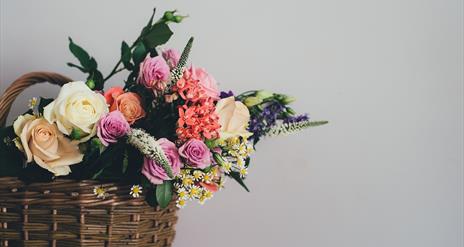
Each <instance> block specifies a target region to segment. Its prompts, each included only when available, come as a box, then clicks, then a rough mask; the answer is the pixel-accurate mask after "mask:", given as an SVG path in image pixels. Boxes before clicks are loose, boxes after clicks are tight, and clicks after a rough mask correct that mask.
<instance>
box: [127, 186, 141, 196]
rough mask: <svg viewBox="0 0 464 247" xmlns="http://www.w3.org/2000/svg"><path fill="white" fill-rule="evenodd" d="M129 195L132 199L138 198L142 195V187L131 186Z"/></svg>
mask: <svg viewBox="0 0 464 247" xmlns="http://www.w3.org/2000/svg"><path fill="white" fill-rule="evenodd" d="M129 194H130V195H131V196H132V197H134V198H138V197H140V194H142V186H140V185H138V184H135V185H132V187H131V189H130V192H129Z"/></svg>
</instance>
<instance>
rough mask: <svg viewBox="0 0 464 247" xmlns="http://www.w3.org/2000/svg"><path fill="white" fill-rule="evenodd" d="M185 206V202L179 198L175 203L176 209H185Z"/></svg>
mask: <svg viewBox="0 0 464 247" xmlns="http://www.w3.org/2000/svg"><path fill="white" fill-rule="evenodd" d="M185 204H186V201H185V199H183V198H179V199H177V201H176V206H177V207H178V208H183V207H185Z"/></svg>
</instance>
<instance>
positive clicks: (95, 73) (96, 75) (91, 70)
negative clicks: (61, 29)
mask: <svg viewBox="0 0 464 247" xmlns="http://www.w3.org/2000/svg"><path fill="white" fill-rule="evenodd" d="M69 50H70V51H71V53H72V54H73V55H74V56H75V57H76V58H77V60H79V63H80V64H81V65H80V66H79V65H75V64H73V63H67V65H68V66H70V67H74V68H77V69H79V70H80V71H82V72H84V73H88V74H89V75H88V77H87V80H93V81H94V82H95V89H96V90H102V89H103V75H102V73H101V72H100V71H99V70H98V65H97V61H96V60H95V58H93V57H91V56H90V55H89V53H87V51H85V50H84V49H83V48H82V47H80V46H78V45H76V44H75V43H74V41H73V40H72V39H71V38H69Z"/></svg>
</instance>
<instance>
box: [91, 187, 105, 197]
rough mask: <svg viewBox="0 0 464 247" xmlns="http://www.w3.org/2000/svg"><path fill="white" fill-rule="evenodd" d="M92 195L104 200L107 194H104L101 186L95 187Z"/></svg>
mask: <svg viewBox="0 0 464 247" xmlns="http://www.w3.org/2000/svg"><path fill="white" fill-rule="evenodd" d="M93 194H94V195H96V196H97V198H101V199H105V197H106V196H108V193H106V189H105V188H103V186H95V187H94V188H93Z"/></svg>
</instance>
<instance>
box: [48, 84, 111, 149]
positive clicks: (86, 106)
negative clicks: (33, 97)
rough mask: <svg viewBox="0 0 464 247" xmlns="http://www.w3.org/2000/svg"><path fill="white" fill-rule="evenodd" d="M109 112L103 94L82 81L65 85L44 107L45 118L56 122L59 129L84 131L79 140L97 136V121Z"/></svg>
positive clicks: (68, 133)
mask: <svg viewBox="0 0 464 247" xmlns="http://www.w3.org/2000/svg"><path fill="white" fill-rule="evenodd" d="M107 112H108V105H107V104H106V101H105V97H103V95H101V94H99V93H96V92H94V91H92V90H90V88H89V87H87V85H85V83H84V82H82V81H75V82H69V83H66V84H65V85H63V87H62V88H61V90H60V93H59V94H58V97H57V98H56V99H55V100H54V101H52V102H51V103H50V104H48V105H47V106H46V107H44V118H45V119H46V120H47V121H48V122H50V123H54V122H56V125H57V126H58V129H59V130H60V131H61V132H62V133H64V134H66V135H70V134H71V132H72V131H73V129H76V130H77V131H80V132H81V133H82V138H81V139H80V140H79V142H85V141H87V140H89V139H90V138H92V137H93V136H95V134H96V124H95V123H97V121H98V120H99V119H100V117H101V116H102V115H103V114H106V113H107Z"/></svg>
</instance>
